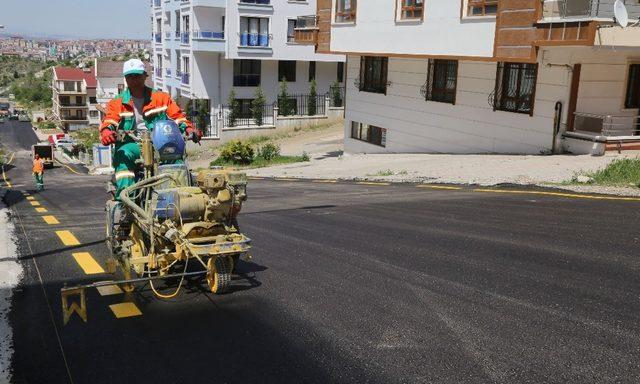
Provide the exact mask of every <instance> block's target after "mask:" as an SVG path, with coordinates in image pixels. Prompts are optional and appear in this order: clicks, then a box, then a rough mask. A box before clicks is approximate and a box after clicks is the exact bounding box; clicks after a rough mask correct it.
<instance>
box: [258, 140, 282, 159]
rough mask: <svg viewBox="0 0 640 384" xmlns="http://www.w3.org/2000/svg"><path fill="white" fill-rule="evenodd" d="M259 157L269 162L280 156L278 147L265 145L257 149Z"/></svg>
mask: <svg viewBox="0 0 640 384" xmlns="http://www.w3.org/2000/svg"><path fill="white" fill-rule="evenodd" d="M257 155H258V156H259V157H262V158H263V159H265V160H267V161H269V160H273V159H274V158H276V157H278V156H280V146H279V145H277V144H273V143H267V144H265V145H263V146H262V147H261V148H259V149H258V154H257Z"/></svg>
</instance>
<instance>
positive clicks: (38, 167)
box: [33, 159, 44, 173]
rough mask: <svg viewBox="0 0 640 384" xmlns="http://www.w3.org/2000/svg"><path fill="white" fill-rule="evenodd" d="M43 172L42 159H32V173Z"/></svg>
mask: <svg viewBox="0 0 640 384" xmlns="http://www.w3.org/2000/svg"><path fill="white" fill-rule="evenodd" d="M42 172H44V162H43V161H42V159H33V173H42Z"/></svg>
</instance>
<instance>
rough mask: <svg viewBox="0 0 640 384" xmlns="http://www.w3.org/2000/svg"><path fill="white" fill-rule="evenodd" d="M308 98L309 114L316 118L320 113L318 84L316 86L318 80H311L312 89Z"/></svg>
mask: <svg viewBox="0 0 640 384" xmlns="http://www.w3.org/2000/svg"><path fill="white" fill-rule="evenodd" d="M307 97H308V104H309V109H308V111H307V114H308V115H309V116H315V115H316V114H317V113H318V104H317V102H318V90H317V84H316V79H313V80H311V89H309V96H307Z"/></svg>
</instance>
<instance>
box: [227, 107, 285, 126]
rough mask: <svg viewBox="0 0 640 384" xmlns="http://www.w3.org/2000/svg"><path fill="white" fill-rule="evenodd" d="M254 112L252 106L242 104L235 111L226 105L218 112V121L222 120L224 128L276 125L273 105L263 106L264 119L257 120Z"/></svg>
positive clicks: (262, 116)
mask: <svg viewBox="0 0 640 384" xmlns="http://www.w3.org/2000/svg"><path fill="white" fill-rule="evenodd" d="M252 112H253V111H252V108H251V106H250V105H247V104H241V105H239V106H238V107H236V108H235V110H233V108H232V107H231V106H229V105H225V106H223V107H222V109H221V110H220V111H219V112H218V119H221V120H222V126H223V127H225V128H233V127H261V126H264V125H274V123H275V122H274V121H273V105H270V104H267V105H264V106H263V108H262V115H261V118H262V119H260V118H258V119H256V118H255V117H254V115H253V113H252ZM260 120H262V121H260Z"/></svg>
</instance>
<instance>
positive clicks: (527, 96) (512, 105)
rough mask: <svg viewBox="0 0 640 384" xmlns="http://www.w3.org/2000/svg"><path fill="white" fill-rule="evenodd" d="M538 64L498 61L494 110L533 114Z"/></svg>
mask: <svg viewBox="0 0 640 384" xmlns="http://www.w3.org/2000/svg"><path fill="white" fill-rule="evenodd" d="M537 77H538V65H537V64H528V63H503V62H500V63H498V66H497V71H496V85H495V89H494V92H493V95H492V96H493V97H492V99H493V103H492V104H493V110H494V111H495V110H501V111H507V112H517V113H527V114H529V115H533V105H534V99H535V92H536V80H537Z"/></svg>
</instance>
